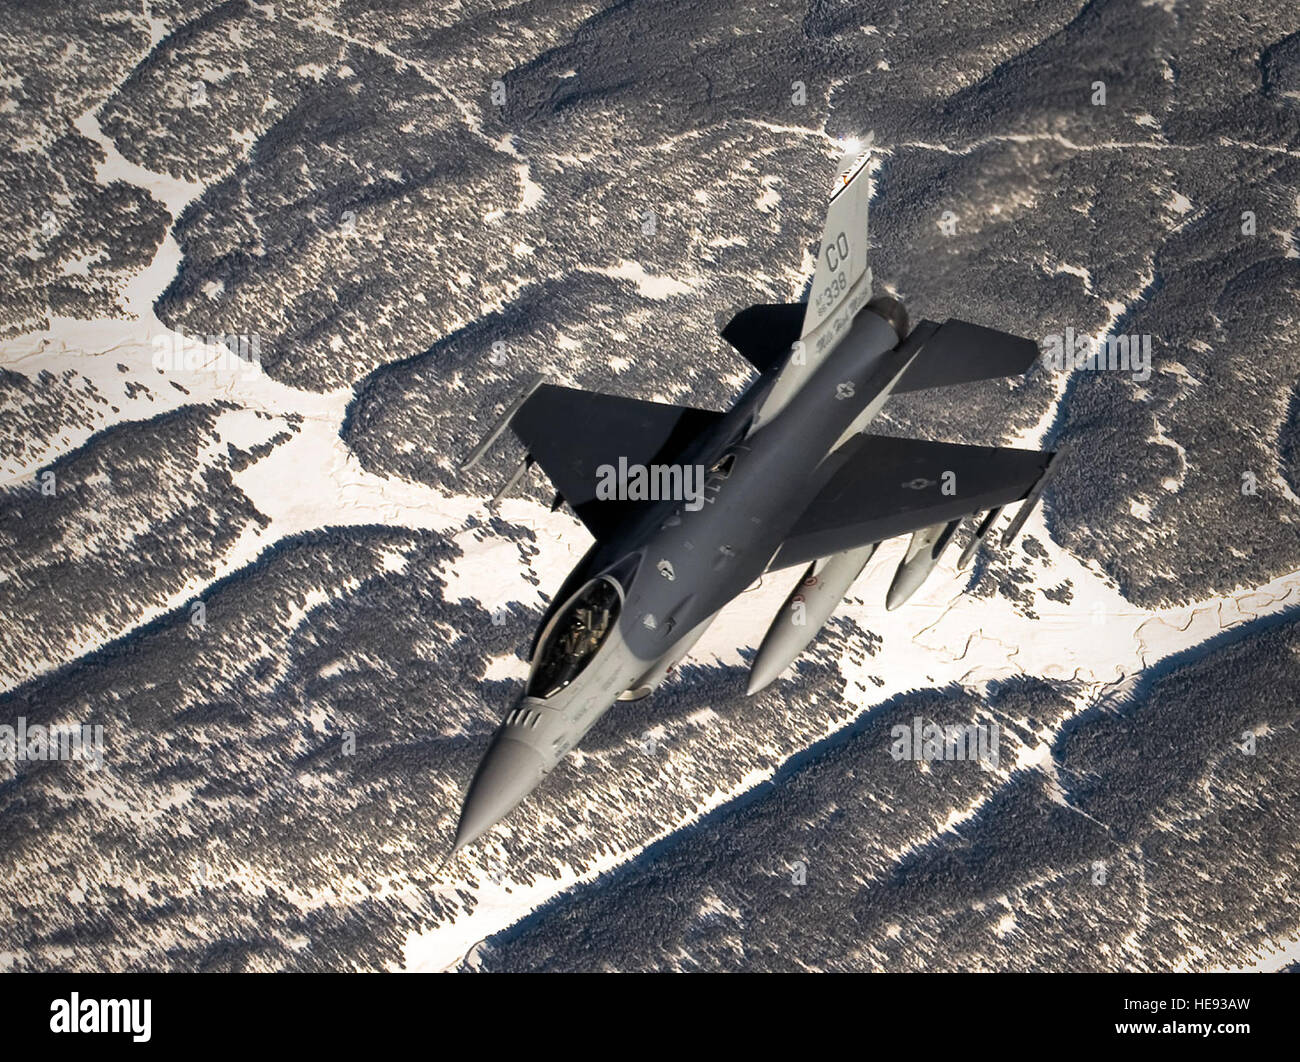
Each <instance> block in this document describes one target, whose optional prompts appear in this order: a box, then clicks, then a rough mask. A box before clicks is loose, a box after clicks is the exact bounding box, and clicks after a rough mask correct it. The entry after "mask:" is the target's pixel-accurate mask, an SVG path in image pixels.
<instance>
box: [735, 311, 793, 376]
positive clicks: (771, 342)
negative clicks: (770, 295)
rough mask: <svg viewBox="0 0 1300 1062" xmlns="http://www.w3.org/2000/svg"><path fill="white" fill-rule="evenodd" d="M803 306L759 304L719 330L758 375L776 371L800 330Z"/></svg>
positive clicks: (741, 313)
mask: <svg viewBox="0 0 1300 1062" xmlns="http://www.w3.org/2000/svg"><path fill="white" fill-rule="evenodd" d="M807 308H808V304H807V303H803V302H767V303H759V304H758V305H757V306H750V307H748V308H746V309H744V310H741V311H740V312H739V313H738V314H736V316H735V317H733V318H732V319H731V320H730V321H729V322H728V323H727V327H726V328H724V329H723V330H722V338H723V339H725V340H726V341H727V342H728V343H730V344H731V345H732V346H733V347H735V348H736V349H737V350H738V351H740V353H741V354H743V355H744V356H745V360H746V361H748V362H749V363H750V364H751V365H752V366H754V368H756V369H757V370H758V371H759V372H767V371H768V370H769V369H773V368H776V367H778V366H779V365H780V364H781V363H782V362H783V361H784V360H785V357H786V355H787V354H789V353H790V348H791V347H792V346H793V345H794V343H795V341H796V340H798V338H799V332H800V330H801V329H802V328H803V318H804V311H805V310H807Z"/></svg>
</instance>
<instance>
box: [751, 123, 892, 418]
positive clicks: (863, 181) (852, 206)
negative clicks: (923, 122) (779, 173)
mask: <svg viewBox="0 0 1300 1062" xmlns="http://www.w3.org/2000/svg"><path fill="white" fill-rule="evenodd" d="M870 143H871V141H870V138H869V137H868V140H867V150H866V151H864V152H863V153H862V154H860V155H858V156H857V157H856V158H854V159H852V160H851V161H848V162H847V163H846V165H844V166H843V167H842V168H841V169H840V172H839V174H838V175H837V176H836V178H835V188H834V190H833V191H832V193H831V203H830V207H829V208H828V209H827V211H826V225H825V228H823V230H822V243H821V247H820V248H819V249H818V251H817V269H816V272H815V273H814V274H813V281H812V288H811V290H810V291H809V292H808V305H807V308H806V309H805V310H804V317H803V327H802V329H801V330H800V333H799V340H798V341H797V342H796V343H795V344H794V346H793V348H792V351H791V354H790V356H788V357H787V359H786V362H785V364H784V365H783V366H782V368H781V370H780V372H779V373H778V375H777V378H776V382H775V383H774V384H773V385H772V390H771V391H769V392H768V395H767V398H766V399H764V401H763V405H762V407H761V408H760V409H759V411H758V416H757V417H756V418H755V419H754V423H753V426H752V428H751V430H757V429H758V427H759V426H760V425H762V424H765V423H766V422H767V421H769V420H770V419H771V418H772V417H774V416H776V414H777V413H779V412H780V411H781V410H782V409H784V408H785V404H786V403H787V402H789V401H790V398H791V396H793V395H794V394H795V393H797V392H798V390H799V388H800V387H802V386H803V385H804V383H805V382H806V381H807V380H808V379H809V378H810V377H811V376H812V375H813V373H814V372H816V370H817V367H818V366H819V365H820V364H821V363H822V361H823V359H824V358H825V357H826V355H827V354H829V353H830V352H831V351H832V350H834V349H835V345H836V344H837V343H839V341H840V340H841V339H842V338H843V337H844V334H845V333H846V332H847V331H848V329H849V325H850V324H851V323H852V321H853V317H854V315H855V314H856V313H857V312H858V311H859V310H860V309H862V307H863V306H865V305H866V304H867V301H868V300H869V299H870V298H871V269H870V268H869V267H868V265H867V204H868V202H869V201H870V199H871V179H870V177H869V176H868V174H867V161H868V160H869V159H870V157H871V148H870Z"/></svg>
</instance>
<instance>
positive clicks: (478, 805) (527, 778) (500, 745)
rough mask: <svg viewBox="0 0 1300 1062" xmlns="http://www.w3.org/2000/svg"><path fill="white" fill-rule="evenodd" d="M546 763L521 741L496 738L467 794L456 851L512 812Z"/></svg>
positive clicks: (532, 787)
mask: <svg viewBox="0 0 1300 1062" xmlns="http://www.w3.org/2000/svg"><path fill="white" fill-rule="evenodd" d="M543 766H544V765H543V763H542V757H541V754H540V753H538V751H537V750H536V749H534V748H531V747H530V746H528V745H525V744H524V743H523V742H522V741H516V740H514V739H513V738H497V739H496V740H495V741H493V742H492V745H491V746H490V747H489V748H488V750H487V753H486V754H485V755H484V757H483V762H482V763H480V764H479V766H478V771H477V772H475V774H474V781H472V782H471V783H470V786H469V793H468V794H466V796H465V806H464V807H463V808H462V809H461V813H460V825H459V826H458V827H457V829H456V846H455V849H454V851H460V849H462V848H464V847H465V846H466V845H467V844H471V843H473V842H474V841H476V840H478V838H479V837H481V836H482V835H483V834H484V833H486V832H487V830H488V829H489V828H491V827H492V826H493V825H495V824H496V823H498V822H500V821H501V820H502V819H504V818H505V817H506V816H507V815H509V814H510V812H511V811H513V810H514V808H515V805H516V804H518V803H519V802H520V801H521V800H523V799H524V797H526V796H527V795H528V794H529V793H531V792H532V791H533V790H534V789H535V788H536V787H537V783H538V782H540V781H541V780H542V775H543V774H544V773H545V771H544V770H543Z"/></svg>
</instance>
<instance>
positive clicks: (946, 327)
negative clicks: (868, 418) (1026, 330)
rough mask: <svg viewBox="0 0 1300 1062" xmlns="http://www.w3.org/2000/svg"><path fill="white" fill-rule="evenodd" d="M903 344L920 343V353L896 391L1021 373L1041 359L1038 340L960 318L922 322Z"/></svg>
mask: <svg viewBox="0 0 1300 1062" xmlns="http://www.w3.org/2000/svg"><path fill="white" fill-rule="evenodd" d="M903 346H904V347H911V346H919V347H920V348H921V353H920V354H919V355H918V356H917V359H916V360H915V361H914V362H913V363H912V367H911V368H910V369H908V370H907V375H905V376H904V377H903V378H902V380H900V381H899V383H898V386H897V387H896V388H895V389H894V392H895V393H896V394H905V393H906V392H908V391H922V390H924V389H925V388H927V387H952V386H953V385H954V384H964V383H974V382H975V381H976V380H996V379H998V378H999V377H1003V376H1019V375H1020V374H1021V373H1023V372H1026V371H1027V370H1028V369H1029V367H1030V366H1031V365H1033V364H1034V362H1035V361H1036V360H1037V359H1038V344H1037V343H1035V342H1034V341H1033V340H1032V339H1025V338H1024V337H1023V336H1013V335H1012V334H1011V333H1010V332H999V331H998V330H997V329H996V328H985V327H984V326H983V325H976V324H970V323H969V322H967V321H959V320H957V319H956V318H950V319H949V320H947V321H945V322H944V323H943V324H941V325H937V324H935V323H934V322H933V321H921V322H920V323H919V324H918V325H917V326H916V328H914V329H913V330H912V334H911V335H909V336H908V337H907V339H906V340H904V342H903Z"/></svg>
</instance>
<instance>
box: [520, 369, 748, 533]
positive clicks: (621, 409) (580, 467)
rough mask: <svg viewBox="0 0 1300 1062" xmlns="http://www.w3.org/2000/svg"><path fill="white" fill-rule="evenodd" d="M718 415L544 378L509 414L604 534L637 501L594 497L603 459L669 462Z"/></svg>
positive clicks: (594, 529)
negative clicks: (548, 380) (551, 381)
mask: <svg viewBox="0 0 1300 1062" xmlns="http://www.w3.org/2000/svg"><path fill="white" fill-rule="evenodd" d="M722 416H723V414H721V413H715V412H713V411H712V410H708V409H695V408H693V407H691V406H670V405H665V404H664V403H661V402H643V401H641V400H640V399H636V398H623V397H621V396H619V395H606V394H600V393H598V392H595V391H580V390H578V389H576V388H572V387H559V386H557V385H555V384H543V385H541V386H540V387H538V388H537V389H536V390H535V391H534V392H533V393H532V395H531V396H530V397H529V398H528V400H527V401H526V402H525V403H524V404H523V405H522V406H521V407H520V409H519V411H518V412H517V413H516V414H515V415H514V417H513V419H512V420H511V421H510V427H511V430H512V431H514V433H515V434H516V435H517V436H519V439H520V441H521V442H522V443H523V444H524V446H525V447H526V448H527V450H528V453H529V454H530V455H531V456H532V459H533V460H534V461H535V462H536V463H537V464H539V465H541V466H542V470H543V471H544V472H545V473H546V474H547V475H548V476H549V477H550V478H551V482H552V483H554V484H555V489H556V490H557V491H559V492H560V495H561V496H562V497H563V498H564V500H565V501H566V502H568V503H569V507H570V508H572V509H573V511H574V512H575V513H576V514H577V516H578V519H580V520H581V521H582V522H583V523H584V524H585V525H586V526H587V529H588V530H589V531H590V532H591V533H592V534H593V535H594V536H595V537H596V538H597V539H603V538H608V537H609V536H610V535H611V534H612V533H613V532H614V531H616V530H617V528H618V527H619V526H620V525H621V524H623V522H624V521H626V520H627V519H628V518H629V517H630V516H633V515H635V514H636V512H638V511H639V510H640V509H641V508H642V507H643V506H645V505H646V504H648V503H647V502H642V501H623V500H613V499H609V500H602V499H599V498H597V497H596V486H597V482H598V472H597V470H598V469H599V468H600V467H601V466H602V465H609V466H611V467H613V468H618V467H619V462H620V460H622V461H624V462H626V464H627V465H629V466H631V465H637V464H640V465H646V466H650V465H655V464H670V463H672V462H673V461H674V460H675V459H677V458H679V457H680V456H681V455H682V453H683V451H684V450H685V449H686V448H687V447H688V446H689V445H690V444H691V442H692V441H694V440H695V439H696V438H698V437H699V435H700V434H701V433H702V432H704V431H706V430H708V429H709V428H711V427H712V426H713V425H714V424H716V423H717V421H718V420H719V419H720V418H721V417H722Z"/></svg>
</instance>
